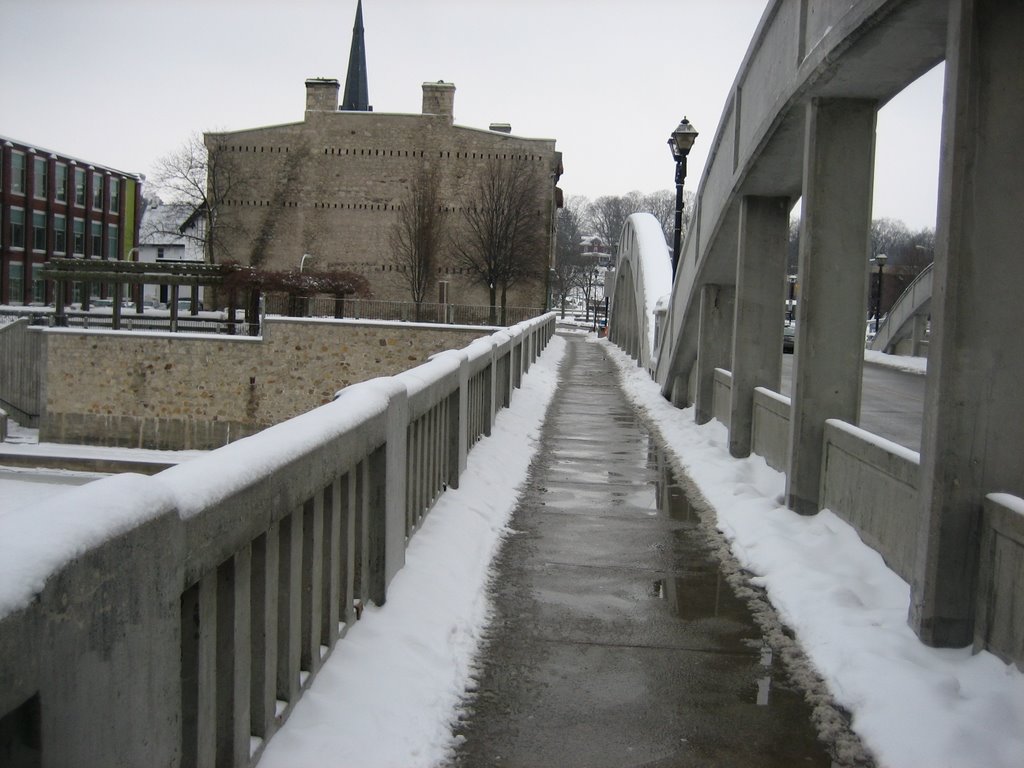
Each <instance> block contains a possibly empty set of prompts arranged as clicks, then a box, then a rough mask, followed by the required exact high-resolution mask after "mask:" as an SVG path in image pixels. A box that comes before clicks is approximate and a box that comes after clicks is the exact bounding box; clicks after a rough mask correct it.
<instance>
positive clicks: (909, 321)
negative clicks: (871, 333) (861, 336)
mask: <svg viewBox="0 0 1024 768" xmlns="http://www.w3.org/2000/svg"><path fill="white" fill-rule="evenodd" d="M933 266H934V264H929V265H928V266H927V267H925V268H924V269H923V270H921V272H920V274H918V276H917V277H915V278H914V279H913V281H911V283H910V285H908V286H907V288H906V290H904V291H903V293H901V294H900V296H899V298H898V299H896V303H895V304H893V305H892V307H891V308H890V309H889V314H888V315H887V316H886V317H885V318H883V319H882V322H881V323H880V324H879V326H878V331H877V333H875V338H873V339H872V340H871V349H873V350H875V351H876V352H890V353H891V352H894V351H895V350H896V347H897V345H898V344H899V343H900V342H902V341H903V340H905V339H907V338H910V339H911V352H910V354H912V355H920V354H921V340H922V337H923V335H924V328H925V324H926V322H927V319H928V314H929V313H930V312H931V308H932V267H933Z"/></svg>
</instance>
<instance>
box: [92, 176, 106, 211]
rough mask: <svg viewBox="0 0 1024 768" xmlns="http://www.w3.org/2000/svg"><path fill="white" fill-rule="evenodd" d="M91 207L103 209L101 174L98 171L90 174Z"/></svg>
mask: <svg viewBox="0 0 1024 768" xmlns="http://www.w3.org/2000/svg"><path fill="white" fill-rule="evenodd" d="M92 209H93V210H94V211H102V210H103V175H102V174H99V173H94V174H93V175H92Z"/></svg>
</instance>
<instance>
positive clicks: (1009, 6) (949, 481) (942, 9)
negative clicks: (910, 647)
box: [655, 0, 1024, 655]
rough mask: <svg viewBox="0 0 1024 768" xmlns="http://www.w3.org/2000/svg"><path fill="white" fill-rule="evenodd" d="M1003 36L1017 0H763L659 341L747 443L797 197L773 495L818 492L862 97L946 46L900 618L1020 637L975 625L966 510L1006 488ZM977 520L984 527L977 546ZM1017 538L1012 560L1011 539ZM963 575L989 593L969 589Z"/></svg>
mask: <svg viewBox="0 0 1024 768" xmlns="http://www.w3.org/2000/svg"><path fill="white" fill-rule="evenodd" d="M1021 39H1024V5H1022V4H1021V3H1007V2H1004V1H1003V0H851V2H846V3H836V2H830V0H771V2H769V4H768V7H767V9H766V10H765V13H764V15H763V17H762V19H761V22H760V24H759V25H758V28H757V31H756V32H755V35H754V38H753V40H752V42H751V45H750V48H749V49H748V51H747V54H746V57H745V59H744V61H743V63H742V65H741V67H740V70H739V74H738V75H737V77H736V80H735V81H734V83H733V86H732V89H731V92H730V95H729V98H728V100H727V102H726V107H725V110H724V112H723V114H722V117H721V120H720V122H719V125H718V129H717V131H716V133H715V136H714V139H713V140H712V146H711V147H710V151H709V160H708V164H707V166H706V167H705V170H704V172H703V174H702V177H701V180H700V184H699V187H698V191H697V201H696V206H695V210H694V214H695V215H694V217H693V221H692V224H691V226H690V228H689V230H688V232H687V237H686V241H685V244H684V245H683V248H682V253H681V254H680V259H679V264H678V267H677V272H676V275H675V282H674V286H673V292H672V298H671V302H670V305H669V311H668V317H667V321H666V323H665V331H664V333H663V334H662V336H661V339H660V344H659V349H658V352H657V357H656V365H655V376H656V379H657V381H658V383H659V385H660V387H661V390H662V392H663V394H665V395H666V396H667V397H670V398H671V399H672V401H673V402H674V403H676V404H681V403H683V402H686V403H689V402H692V403H693V405H694V413H695V417H696V419H697V420H698V421H703V420H707V419H710V418H712V417H713V416H714V404H713V399H714V392H715V376H716V369H718V368H726V369H730V370H731V373H732V390H731V394H730V399H731V403H730V406H729V407H730V413H731V418H732V420H733V422H734V423H733V424H731V425H730V450H732V451H733V454H734V455H737V456H738V455H743V450H744V449H745V447H746V446H749V444H750V439H749V435H746V436H744V435H743V434H739V439H736V437H735V436H734V432H737V423H738V424H739V428H738V429H739V432H742V431H743V430H749V419H747V418H746V415H745V414H744V413H741V412H740V411H739V410H738V404H740V405H742V403H744V402H745V401H746V400H747V399H749V397H748V396H749V394H750V393H751V391H752V390H753V389H755V388H756V387H758V386H768V385H764V384H757V381H758V380H759V379H760V380H767V381H770V380H771V379H772V378H773V377H774V376H775V365H776V363H775V362H774V360H773V359H772V358H770V357H769V356H767V355H766V354H763V352H762V351H763V350H770V349H771V347H773V346H774V344H775V338H776V337H775V334H776V332H777V331H776V327H777V326H779V325H781V318H782V306H783V297H784V293H783V290H784V289H783V287H782V286H783V284H784V264H785V262H784V260H783V259H780V258H779V255H778V250H779V247H780V246H779V242H780V238H779V236H778V235H779V231H780V228H781V226H782V225H783V224H784V223H785V222H786V220H787V218H788V216H787V215H785V214H786V213H787V206H788V203H789V201H792V200H795V199H796V198H797V197H800V198H801V199H802V210H801V225H800V226H801V231H800V257H799V275H798V281H799V284H800V289H801V290H800V307H799V316H798V324H797V329H796V347H795V354H794V363H793V379H792V393H793V395H792V405H791V408H790V411H789V423H788V432H789V440H788V462H785V461H784V462H782V463H783V464H784V465H785V466H786V494H785V498H786V503H787V505H788V506H790V507H791V508H792V509H793V510H795V511H797V512H800V513H802V514H815V513H816V512H817V511H818V510H819V509H820V508H821V501H822V500H821V495H820V493H821V479H822V476H823V464H824V461H823V453H822V446H823V442H824V439H825V431H826V422H829V423H838V422H846V423H848V424H853V425H856V424H857V421H858V419H859V411H860V407H859V406H860V387H861V381H862V369H863V363H864V318H865V309H866V306H867V280H866V279H865V277H866V274H865V273H866V269H865V267H866V264H867V259H868V254H869V229H870V219H871V214H872V211H871V194H872V187H873V181H874V180H873V173H874V156H875V152H874V150H875V147H874V143H875V121H876V116H877V112H878V109H879V108H880V107H882V106H883V105H884V104H885V103H886V102H887V101H888V100H889V99H891V98H892V97H893V96H895V95H896V94H897V93H899V92H900V91H901V90H903V89H904V88H905V87H906V86H908V85H909V84H910V83H912V82H913V81H914V80H916V79H917V78H918V77H919V76H920V75H922V74H924V73H925V72H927V71H928V70H929V69H931V68H932V67H933V66H934V65H936V64H938V63H940V62H943V61H944V62H945V85H944V94H943V114H942V148H941V152H940V163H939V166H940V167H939V184H938V200H937V221H936V224H937V226H936V246H935V267H934V273H933V276H932V281H933V291H932V294H933V299H934V301H933V304H932V306H931V315H932V328H931V335H932V338H931V341H930V348H929V355H928V358H929V371H928V378H927V386H926V393H925V411H924V412H925V419H924V427H923V432H922V440H921V453H920V473H919V474H920V481H919V482H920V487H919V489H916V490H915V493H916V494H917V495H916V496H915V499H916V501H915V503H916V504H918V507H917V509H916V515H915V516H914V517H913V518H912V519H911V520H910V527H911V528H912V529H913V530H912V536H913V537H914V542H913V546H912V550H913V551H914V553H915V561H914V564H913V567H912V568H911V569H910V578H909V579H908V580H909V581H910V582H911V587H912V599H911V609H910V623H911V625H912V626H913V628H914V629H915V631H917V633H918V634H919V636H920V637H921V638H922V639H923V640H925V641H926V642H928V643H930V644H934V645H950V646H962V645H966V644H969V643H970V642H971V641H972V639H973V641H974V642H975V644H976V646H979V647H991V648H997V647H998V646H999V644H1000V643H1002V642H1003V641H1002V640H1001V639H1000V638H1001V637H1002V635H999V632H1004V633H1005V636H1006V637H1013V638H1014V639H1013V641H1012V642H1013V643H1015V644H1016V645H1015V646H1014V647H1016V648H1020V647H1021V642H1024V624H1021V623H1019V622H1018V623H1017V624H1014V625H1013V626H1012V628H1009V629H1005V630H1004V629H993V628H992V627H993V626H994V625H993V624H992V619H991V617H990V616H989V614H988V613H986V611H988V610H989V607H988V606H989V603H987V602H985V601H986V600H988V601H989V602H991V600H993V599H995V598H993V597H992V595H994V594H996V593H995V592H994V591H993V589H994V587H992V578H993V576H992V567H993V566H992V564H991V563H992V554H991V552H992V546H993V545H992V544H991V541H992V540H994V539H993V538H992V537H993V536H995V534H992V533H991V532H992V531H993V530H994V528H993V526H994V525H995V523H993V522H991V521H992V520H995V519H996V518H994V517H986V518H985V521H984V522H982V521H981V520H980V519H979V510H980V509H982V507H983V506H985V505H986V504H988V503H989V502H990V501H991V499H992V496H991V494H995V493H997V492H998V493H1001V494H1006V495H1009V496H1012V497H1013V498H1014V499H1017V500H1018V501H1015V502H1014V503H1015V504H1016V503H1018V502H1019V500H1021V499H1024V474H1022V473H1021V467H1020V463H1019V457H1020V456H1021V455H1022V454H1024V418H1022V413H1021V410H1022V408H1021V399H1020V392H1019V383H1018V382H1019V381H1020V379H1021V378H1022V377H1024V335H1022V334H1019V333H1014V332H1012V329H1017V328H1019V327H1020V326H1021V324H1022V323H1024V305H1022V303H1021V302H1020V295H1021V292H1022V291H1024V259H1020V258H1019V254H1020V250H1021V248H1022V247H1024V218H1022V217H1021V216H1020V210H1021V207H1022V206H1024V185H1022V183H1021V179H1022V178H1024V156H1022V155H1021V153H1020V152H1019V151H1018V148H1019V147H1018V145H1019V134H1020V130H1019V129H1020V126H1021V125H1024V98H1019V97H1020V96H1021V95H1024V49H1022V48H1021V46H1020V45H1019V41H1020V40H1021ZM1015 96H1016V98H1015ZM780 212H782V213H780ZM776 307H777V314H776ZM895 324H896V323H895V321H894V326H895ZM1003 330H1005V331H1006V332H1000V331H1003ZM996 372H998V375H994V374H995V373H996ZM752 385H753V386H752ZM744 407H746V406H744ZM748 410H749V408H748ZM737 416H740V417H742V418H739V419H737ZM915 482H917V481H916V480H915ZM982 536H984V537H986V538H985V541H986V542H989V543H987V544H979V541H980V540H981V539H982ZM1014 547H1015V548H1014V550H1013V551H1014V555H1013V556H1014V557H1019V558H1020V562H1024V537H1021V538H1020V541H1019V542H1018V543H1017V544H1015V545H1014ZM986 563H987V564H986ZM1021 586H1022V585H1020V584H1019V580H1018V583H1017V584H1016V586H1015V587H1014V588H1010V589H1008V590H1005V589H1004V593H1005V594H1014V589H1016V590H1017V591H1019V589H1020V588H1021ZM979 589H980V590H982V592H983V593H984V594H985V595H988V597H985V598H984V599H983V600H982V599H979V598H978V597H977V594H978V590H979ZM985 590H988V591H985ZM1000 594H1003V593H1000ZM976 606H979V607H978V610H977V611H976ZM994 610H995V611H996V612H997V613H998V612H999V611H1004V615H1010V614H1012V609H1010V608H1008V607H1006V606H1003V608H998V609H994ZM976 619H977V621H978V624H977V625H976V624H975V621H976ZM999 621H1004V619H1000V620H999ZM1004 647H1009V646H1008V645H1006V644H1004ZM1009 653H1010V655H1012V652H1009Z"/></svg>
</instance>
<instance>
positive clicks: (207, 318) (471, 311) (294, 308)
mask: <svg viewBox="0 0 1024 768" xmlns="http://www.w3.org/2000/svg"><path fill="white" fill-rule="evenodd" d="M264 311H265V313H266V314H267V315H281V316H285V317H319V318H324V317H333V318H338V319H349V320H383V321H387V322H403V323H434V324H445V325H484V326H498V327H507V326H511V325H516V324H517V323H521V322H523V321H525V320H530V319H532V318H534V317H539V316H540V315H543V314H544V312H545V311H546V310H545V309H544V308H543V307H505V309H504V310H503V309H502V308H501V307H494V308H493V311H492V307H490V306H488V305H486V304H434V303H429V304H428V303H422V304H416V303H414V302H411V301H387V300H384V299H352V298H346V299H334V298H331V297H329V296H317V297H314V298H308V299H306V298H294V297H289V296H287V295H284V294H268V295H267V296H265V297H264ZM243 315H244V313H243V312H242V311H241V310H239V311H238V313H237V315H236V317H238V318H240V319H238V320H236V321H235V322H234V323H231V322H229V321H228V319H227V313H226V312H201V313H199V314H197V315H193V314H191V313H189V312H182V313H181V314H179V315H178V319H177V321H176V322H173V323H172V321H171V317H170V313H169V312H167V311H157V312H154V311H152V310H149V311H147V312H146V313H145V314H142V315H139V314H137V313H136V312H135V311H134V308H132V309H131V310H129V309H126V310H125V311H124V312H123V314H122V315H121V320H120V322H121V327H120V330H123V331H171V332H185V333H224V334H236V335H240V336H258V335H259V334H260V328H259V323H258V322H255V323H248V322H246V321H245V320H244V319H241V318H243ZM20 318H24V319H26V320H28V322H29V323H30V324H31V325H42V326H51V325H55V324H56V316H55V314H54V310H53V307H5V308H3V309H0V325H3V324H4V323H5V322H13V321H14V320H17V319H20ZM64 325H65V326H66V327H70V328H111V327H112V325H113V314H112V313H111V312H110V311H109V310H106V311H104V310H97V309H92V310H90V311H88V312H83V311H75V310H68V311H67V313H66V315H65V319H64Z"/></svg>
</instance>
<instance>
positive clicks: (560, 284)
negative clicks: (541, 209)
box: [552, 196, 589, 317]
mask: <svg viewBox="0 0 1024 768" xmlns="http://www.w3.org/2000/svg"><path fill="white" fill-rule="evenodd" d="M588 203H589V201H588V200H587V199H586V198H585V197H580V196H573V197H569V198H567V199H566V201H565V203H564V205H563V207H562V208H561V209H560V210H559V211H558V217H557V219H556V220H555V235H556V238H557V239H556V241H555V268H554V269H555V271H554V275H553V276H552V278H553V285H552V292H553V296H554V297H555V298H556V299H557V300H558V302H559V305H560V307H561V310H562V317H565V306H566V302H567V301H568V298H569V295H570V294H571V293H572V292H573V290H575V289H577V288H580V287H581V285H580V281H581V273H582V270H584V269H585V268H586V266H587V264H586V262H585V260H584V259H583V258H582V254H581V252H580V251H581V249H580V242H581V241H582V239H583V222H584V217H585V215H586V209H587V204H588Z"/></svg>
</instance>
